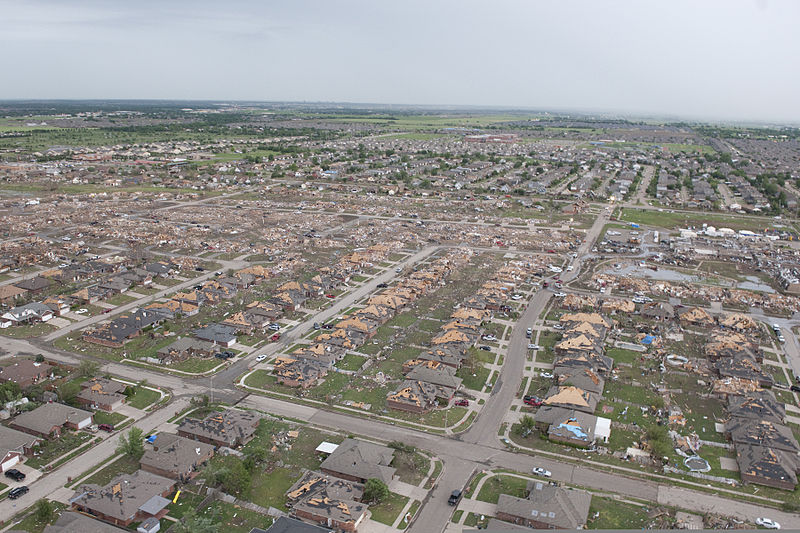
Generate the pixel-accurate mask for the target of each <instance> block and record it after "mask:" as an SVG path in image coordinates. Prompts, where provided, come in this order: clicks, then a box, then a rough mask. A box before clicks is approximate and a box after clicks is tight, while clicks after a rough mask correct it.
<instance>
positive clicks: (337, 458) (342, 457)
mask: <svg viewBox="0 0 800 533" xmlns="http://www.w3.org/2000/svg"><path fill="white" fill-rule="evenodd" d="M393 458H394V450H393V449H391V448H389V447H387V446H382V445H380V444H373V443H371V442H366V441H362V440H356V439H345V440H344V442H342V443H341V444H340V445H339V447H338V448H336V451H335V452H333V453H332V454H330V455H329V456H328V457H327V458H326V459H325V460H324V461H323V462H322V464H321V465H320V468H321V469H324V470H330V471H331V472H338V473H341V474H346V475H349V476H354V477H356V478H360V479H370V478H377V479H380V480H381V481H383V482H384V483H387V484H388V483H389V482H390V481H391V480H392V477H393V476H394V472H395V469H394V468H392V467H391V466H389V463H391V462H392V459H393Z"/></svg>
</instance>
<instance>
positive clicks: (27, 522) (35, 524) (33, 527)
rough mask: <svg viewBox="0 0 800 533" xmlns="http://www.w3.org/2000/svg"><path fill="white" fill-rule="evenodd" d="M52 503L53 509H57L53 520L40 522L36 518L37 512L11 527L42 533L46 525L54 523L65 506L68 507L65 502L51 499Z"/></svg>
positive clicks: (32, 532) (29, 532)
mask: <svg viewBox="0 0 800 533" xmlns="http://www.w3.org/2000/svg"><path fill="white" fill-rule="evenodd" d="M50 505H52V506H53V510H54V511H55V512H54V513H53V519H52V520H50V521H48V522H40V521H39V520H38V519H37V518H36V514H35V513H31V514H29V515H28V516H26V517H25V518H23V519H22V520H20V521H19V522H17V523H16V524H14V526H13V527H11V529H12V530H14V531H27V532H28V533H42V531H44V528H45V527H47V526H49V525H52V524H53V523H54V522H55V521H56V520H58V517H59V515H60V514H61V511H63V510H64V508H65V507H66V505H64V504H63V503H61V502H56V501H51V502H50Z"/></svg>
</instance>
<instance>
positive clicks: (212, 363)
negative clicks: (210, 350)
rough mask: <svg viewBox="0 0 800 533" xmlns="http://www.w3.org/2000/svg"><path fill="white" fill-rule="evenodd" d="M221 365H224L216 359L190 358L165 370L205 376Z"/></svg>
mask: <svg viewBox="0 0 800 533" xmlns="http://www.w3.org/2000/svg"><path fill="white" fill-rule="evenodd" d="M220 364H222V360H221V359H217V358H216V357H209V358H208V359H201V358H199V357H190V358H189V359H187V360H185V361H181V362H180V363H175V364H174V365H169V366H167V367H164V368H167V369H172V370H179V371H181V372H188V373H190V374H204V373H206V372H209V371H211V370H213V369H214V368H216V367H218V366H219V365H220Z"/></svg>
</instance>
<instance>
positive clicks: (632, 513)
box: [586, 496, 648, 529]
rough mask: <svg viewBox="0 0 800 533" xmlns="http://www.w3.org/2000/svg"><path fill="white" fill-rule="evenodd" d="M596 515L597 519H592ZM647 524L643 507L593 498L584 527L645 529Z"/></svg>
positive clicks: (608, 499)
mask: <svg viewBox="0 0 800 533" xmlns="http://www.w3.org/2000/svg"><path fill="white" fill-rule="evenodd" d="M597 513H599V514H598V516H597V518H594V516H595V514H597ZM647 523H648V518H647V509H646V508H645V507H640V506H638V505H633V504H630V503H624V502H618V501H616V500H612V499H610V498H600V497H598V496H593V497H592V504H591V506H590V507H589V518H588V520H587V522H586V527H587V528H588V529H645V528H646V526H647Z"/></svg>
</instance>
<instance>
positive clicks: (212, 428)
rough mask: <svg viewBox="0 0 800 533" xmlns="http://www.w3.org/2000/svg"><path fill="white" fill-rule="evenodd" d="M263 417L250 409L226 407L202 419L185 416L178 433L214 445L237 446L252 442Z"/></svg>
mask: <svg viewBox="0 0 800 533" xmlns="http://www.w3.org/2000/svg"><path fill="white" fill-rule="evenodd" d="M260 421H261V417H259V416H258V415H256V414H255V413H253V412H250V411H239V410H236V409H226V410H224V411H221V412H216V413H211V414H210V415H208V416H207V417H205V418H204V419H202V420H198V419H196V418H185V419H184V420H183V422H181V425H180V426H178V435H179V436H181V437H186V438H187V439H193V440H196V441H200V442H205V443H206V444H211V445H214V446H227V447H228V448H235V447H237V446H242V445H244V444H247V443H248V442H250V441H251V440H252V439H253V437H254V436H255V434H256V429H257V428H258V424H259V422H260Z"/></svg>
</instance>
